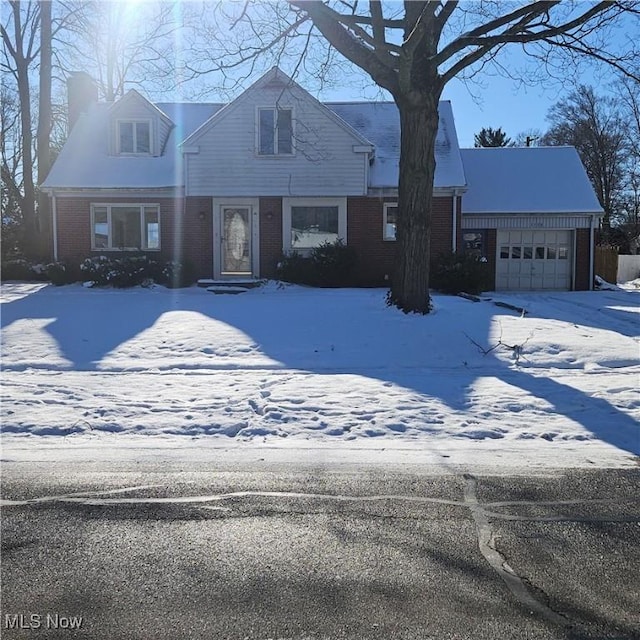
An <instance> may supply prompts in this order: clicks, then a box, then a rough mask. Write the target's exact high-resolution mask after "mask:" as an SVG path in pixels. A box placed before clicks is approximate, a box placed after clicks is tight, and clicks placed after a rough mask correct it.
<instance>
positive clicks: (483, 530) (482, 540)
mask: <svg viewBox="0 0 640 640" xmlns="http://www.w3.org/2000/svg"><path fill="white" fill-rule="evenodd" d="M464 478H465V481H466V482H465V487H464V499H465V503H466V504H467V506H468V507H469V509H470V510H471V516H472V517H473V520H474V522H475V523H476V531H477V533H478V546H479V548H480V552H481V553H482V555H483V556H484V558H485V560H486V561H487V562H488V563H489V565H490V566H491V567H492V568H493V570H494V571H495V572H496V573H497V574H498V575H499V576H500V577H501V578H502V580H503V582H504V583H505V584H506V585H507V587H508V588H509V591H511V593H512V594H513V595H514V596H515V597H516V598H517V600H518V601H519V602H520V603H521V604H523V605H524V606H525V607H527V608H528V609H529V610H530V611H534V612H535V613H537V614H539V615H540V616H542V617H543V618H544V619H545V620H548V621H549V622H552V623H553V624H557V625H560V626H563V627H566V626H569V621H568V619H567V618H566V617H564V616H562V615H560V614H559V613H557V612H555V611H554V610H553V609H551V608H549V607H548V606H547V605H545V604H544V603H542V602H540V600H538V599H537V598H536V597H535V596H534V595H533V594H532V593H531V592H530V591H529V589H528V588H527V585H526V584H525V582H524V581H523V580H522V578H520V576H519V575H518V574H517V573H516V572H515V571H514V570H513V568H512V567H510V566H509V563H508V562H507V559H506V558H505V556H503V555H502V554H501V553H500V552H499V551H498V549H497V548H496V538H495V534H494V532H493V529H492V528H491V525H490V523H489V517H488V513H487V511H486V510H485V506H484V505H482V504H481V503H480V502H478V497H477V488H478V481H477V479H476V478H475V477H474V476H472V475H470V474H465V476H464Z"/></svg>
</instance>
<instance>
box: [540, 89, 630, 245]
mask: <svg viewBox="0 0 640 640" xmlns="http://www.w3.org/2000/svg"><path fill="white" fill-rule="evenodd" d="M548 120H549V121H550V123H551V129H550V130H549V131H548V132H547V133H546V134H545V136H544V138H543V144H547V145H571V146H574V147H576V149H577V150H578V153H579V154H580V158H581V160H582V162H583V164H584V166H585V168H586V170H587V173H588V175H589V178H590V179H591V183H592V184H593V188H594V190H595V192H596V195H597V196H598V200H599V202H600V204H601V206H602V208H603V209H604V218H603V221H602V226H603V231H604V235H605V236H606V235H607V233H608V230H609V229H610V227H611V220H612V219H613V218H614V217H615V215H616V212H617V211H618V209H619V207H620V205H621V199H622V195H623V191H624V182H625V168H626V165H627V161H628V147H627V131H628V129H627V123H626V122H625V120H624V118H623V117H622V114H621V112H620V109H619V108H618V102H617V100H616V99H615V98H613V97H611V96H604V95H597V94H596V92H595V91H594V89H593V88H592V87H587V86H579V87H578V88H577V89H576V90H575V91H574V92H572V93H571V94H570V95H569V96H568V97H567V98H566V99H564V100H561V101H560V102H558V103H557V104H556V105H554V106H553V107H552V108H551V110H550V111H549V115H548Z"/></svg>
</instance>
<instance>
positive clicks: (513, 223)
mask: <svg viewBox="0 0 640 640" xmlns="http://www.w3.org/2000/svg"><path fill="white" fill-rule="evenodd" d="M462 209H463V214H462V228H463V229H589V228H590V227H591V216H571V215H568V216H567V215H552V214H548V215H543V216H536V215H531V216H528V215H522V214H520V215H513V216H509V215H499V216H472V215H467V214H465V213H464V198H463V200H462Z"/></svg>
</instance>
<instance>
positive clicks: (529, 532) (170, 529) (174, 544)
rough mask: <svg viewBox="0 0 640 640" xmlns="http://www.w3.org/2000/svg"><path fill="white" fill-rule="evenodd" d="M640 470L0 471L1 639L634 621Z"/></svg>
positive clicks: (617, 625) (608, 634) (63, 466)
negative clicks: (529, 472)
mask: <svg viewBox="0 0 640 640" xmlns="http://www.w3.org/2000/svg"><path fill="white" fill-rule="evenodd" d="M639 478H640V470H638V469H626V470H593V471H583V470H572V471H562V470H558V471H553V472H545V473H541V475H519V474H517V473H514V474H504V473H500V474H496V475H493V474H491V473H488V472H484V473H483V472H470V471H468V470H466V471H465V470H463V469H460V470H456V469H452V470H448V471H447V472H446V473H440V472H436V471H434V470H433V469H429V468H428V466H425V467H421V466H420V465H404V466H401V465H372V466H367V465H363V464H353V465H349V464H344V463H342V464H333V465H332V464H330V463H325V462H318V463H317V464H313V463H311V464H310V463H308V462H307V463H305V464H299V465H298V464H296V463H294V462H289V463H286V464H285V463H282V462H269V461H268V460H265V459H260V458H258V457H256V456H254V457H253V458H252V459H251V460H246V461H244V462H242V461H235V462H233V463H230V462H226V463H225V461H224V460H223V459H219V460H211V461H209V462H202V461H199V462H197V463H189V462H184V461H181V462H171V461H170V460H166V461H153V462H135V461H134V462H127V463H121V464H114V463H106V462H86V463H82V462H74V463H69V462H66V463H56V462H40V463H25V462H11V461H5V462H4V463H3V468H2V565H1V578H2V598H1V607H2V611H1V637H2V638H3V640H4V639H7V640H11V639H15V638H69V639H71V638H91V639H94V638H95V639H105V640H120V639H127V640H131V639H136V640H137V639H150V640H163V639H167V640H169V639H171V640H181V639H183V638H195V639H200V638H202V639H221V640H222V639H229V640H245V639H246V640H267V639H272V640H294V639H295V640H325V639H327V640H328V639H332V640H333V639H336V640H341V639H349V640H356V639H358V640H364V639H367V640H368V639H378V638H380V639H385V640H387V639H434V640H436V639H437V640H447V639H451V640H453V639H456V640H467V639H469V640H476V639H477V640H484V639H486V640H499V639H502V638H505V639H507V638H509V639H512V638H513V639H519V638H526V639H533V640H537V639H545V640H546V639H549V640H552V639H553V640H582V639H584V640H587V639H589V640H596V639H612V640H614V639H615V640H617V639H620V640H622V639H629V640H631V639H632V638H636V639H637V638H639V637H640V554H639V549H640V545H639V542H640V501H639V497H638V496H639V494H638V484H639V482H638V481H639Z"/></svg>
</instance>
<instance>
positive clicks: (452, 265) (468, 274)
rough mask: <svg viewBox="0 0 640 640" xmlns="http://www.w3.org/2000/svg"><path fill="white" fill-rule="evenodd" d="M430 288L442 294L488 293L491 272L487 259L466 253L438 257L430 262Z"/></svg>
mask: <svg viewBox="0 0 640 640" xmlns="http://www.w3.org/2000/svg"><path fill="white" fill-rule="evenodd" d="M430 272H431V275H430V286H431V288H432V289H436V290H437V291H441V292H442V293H453V294H456V293H472V294H478V293H482V292H483V291H489V290H490V289H491V288H492V287H491V272H490V270H489V265H488V264H487V259H486V258H482V257H478V256H475V255H471V254H468V253H451V254H448V255H447V254H445V255H440V256H438V257H437V258H435V259H434V260H432V262H431V268H430Z"/></svg>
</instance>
